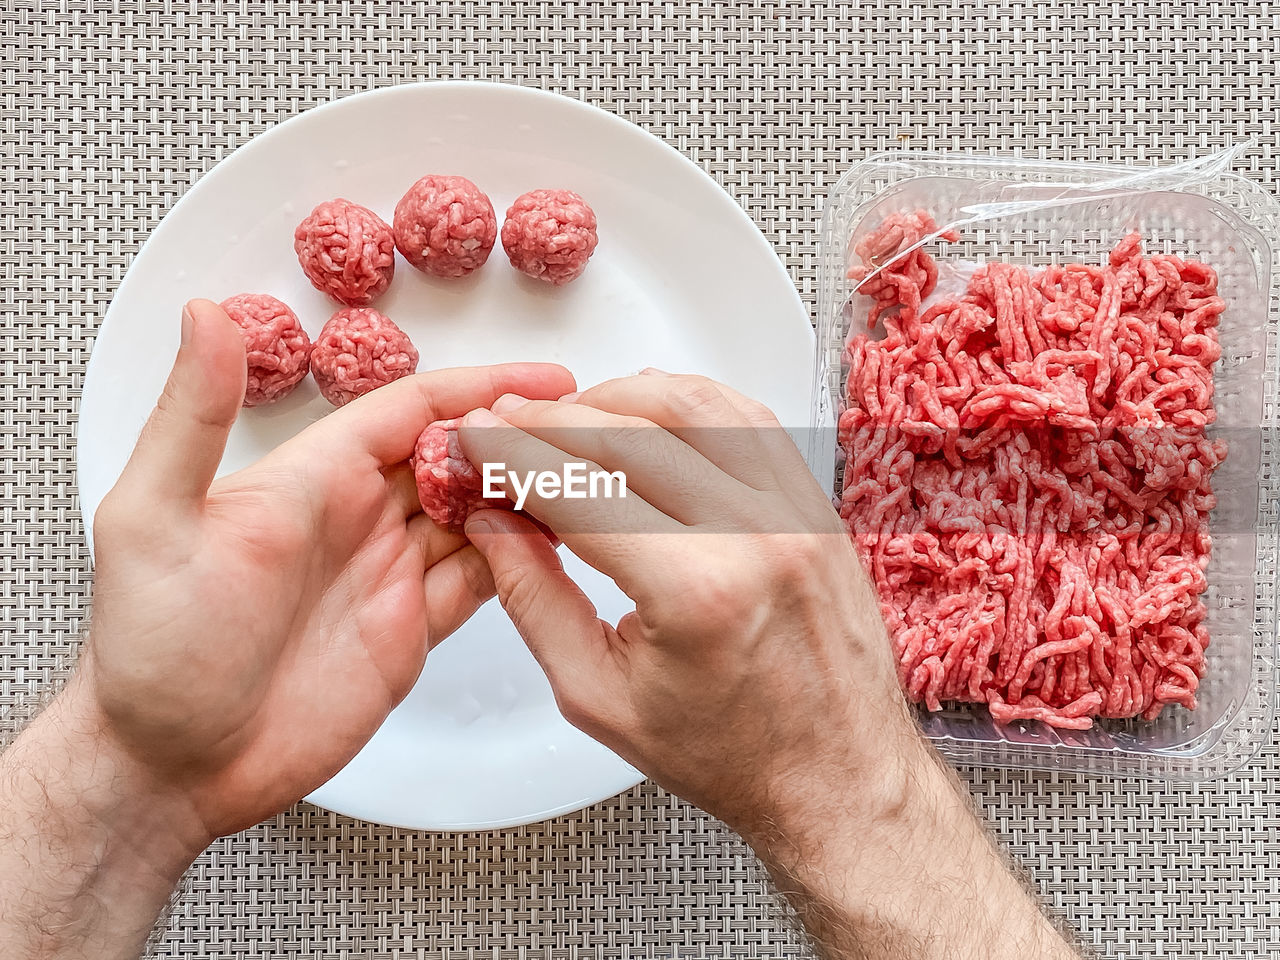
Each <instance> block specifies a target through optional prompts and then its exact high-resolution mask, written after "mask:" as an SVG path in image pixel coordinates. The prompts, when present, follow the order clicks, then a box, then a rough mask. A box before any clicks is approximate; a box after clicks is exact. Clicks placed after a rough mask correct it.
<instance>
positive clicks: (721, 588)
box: [686, 562, 754, 626]
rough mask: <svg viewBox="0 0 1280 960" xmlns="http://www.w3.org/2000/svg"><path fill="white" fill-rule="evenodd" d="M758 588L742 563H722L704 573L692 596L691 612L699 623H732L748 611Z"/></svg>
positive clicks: (690, 614)
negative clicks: (744, 569) (755, 587)
mask: <svg viewBox="0 0 1280 960" xmlns="http://www.w3.org/2000/svg"><path fill="white" fill-rule="evenodd" d="M753 593H754V591H753V590H752V589H751V587H750V578H749V577H746V576H744V573H743V571H742V570H741V566H740V563H736V562H735V563H731V564H730V563H722V564H719V565H717V566H715V567H712V568H710V569H708V570H707V571H706V572H704V573H703V575H702V576H701V578H700V579H699V582H698V584H697V587H696V589H695V590H694V591H693V592H692V593H691V595H690V596H689V597H688V605H687V608H686V609H687V610H688V614H689V616H690V617H691V618H692V619H693V620H694V621H695V622H697V623H699V624H702V625H704V626H707V625H732V624H733V623H735V622H738V621H739V620H740V619H741V618H742V617H743V616H744V615H745V609H744V608H745V607H746V605H747V604H748V603H749V602H750V597H751V596H752V595H753Z"/></svg>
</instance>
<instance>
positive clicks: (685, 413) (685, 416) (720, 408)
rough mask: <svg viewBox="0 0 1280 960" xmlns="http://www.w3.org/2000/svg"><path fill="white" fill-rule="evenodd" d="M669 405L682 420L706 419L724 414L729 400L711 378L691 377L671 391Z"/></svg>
mask: <svg viewBox="0 0 1280 960" xmlns="http://www.w3.org/2000/svg"><path fill="white" fill-rule="evenodd" d="M668 406H669V407H670V409H671V411H672V413H674V414H675V415H676V416H677V417H679V418H680V419H682V420H689V419H704V418H706V417H708V416H709V415H714V414H722V413H723V412H724V411H725V409H726V408H727V406H728V401H727V400H725V398H724V394H723V393H721V392H720V388H719V387H717V386H716V385H715V383H714V382H712V381H711V380H708V379H707V378H705V377H690V378H688V379H687V380H685V381H683V382H681V383H679V384H678V385H677V388H676V389H675V390H673V391H672V392H671V394H670V397H669V399H668Z"/></svg>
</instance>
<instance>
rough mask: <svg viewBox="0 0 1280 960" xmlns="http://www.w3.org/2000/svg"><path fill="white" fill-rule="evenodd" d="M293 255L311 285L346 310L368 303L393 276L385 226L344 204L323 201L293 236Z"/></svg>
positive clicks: (393, 250) (393, 252)
mask: <svg viewBox="0 0 1280 960" xmlns="http://www.w3.org/2000/svg"><path fill="white" fill-rule="evenodd" d="M293 249H294V252H295V253H297V254H298V263H299V264H301V265H302V272H303V273H305V274H306V275H307V279H308V280H310V281H311V285H312V286H313V287H315V288H316V289H317V290H319V291H320V292H321V293H327V294H328V295H329V296H331V297H333V299H335V300H337V301H338V302H339V303H345V304H346V305H347V306H349V307H363V306H364V305H365V304H369V303H373V301H374V300H376V299H377V298H378V297H379V296H380V295H381V294H382V292H383V291H384V290H386V289H387V287H388V285H389V284H390V283H391V277H392V274H394V273H395V270H396V243H395V237H393V236H392V234H391V228H390V227H389V226H387V223H386V221H385V220H383V219H382V218H381V217H380V216H378V215H377V214H376V213H374V212H373V211H372V210H370V209H368V208H367V207H362V206H360V204H358V203H352V202H351V201H350V200H343V199H342V198H341V197H339V198H338V199H337V200H326V201H325V202H324V203H322V204H320V205H319V206H318V207H316V208H315V209H314V210H312V211H311V213H310V214H309V215H308V216H307V218H306V219H305V220H303V221H302V222H301V223H300V224H298V229H296V230H294V231H293Z"/></svg>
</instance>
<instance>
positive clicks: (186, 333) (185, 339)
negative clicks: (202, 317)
mask: <svg viewBox="0 0 1280 960" xmlns="http://www.w3.org/2000/svg"><path fill="white" fill-rule="evenodd" d="M195 323H196V318H195V317H193V316H192V315H191V310H190V309H189V308H188V307H187V306H186V305H185V304H184V305H183V307H182V340H181V343H182V345H183V346H184V347H185V346H186V345H187V344H188V343H190V342H191V330H192V328H194V327H195Z"/></svg>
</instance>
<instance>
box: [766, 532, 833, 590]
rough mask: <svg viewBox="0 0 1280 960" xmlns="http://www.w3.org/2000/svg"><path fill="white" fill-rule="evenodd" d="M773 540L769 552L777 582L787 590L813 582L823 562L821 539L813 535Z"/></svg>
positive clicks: (796, 535)
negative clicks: (815, 573)
mask: <svg viewBox="0 0 1280 960" xmlns="http://www.w3.org/2000/svg"><path fill="white" fill-rule="evenodd" d="M771 539H772V540H773V542H772V543H770V544H769V545H768V550H769V556H770V557H771V561H770V565H771V566H772V567H773V571H774V579H775V581H777V582H778V583H779V585H780V586H783V587H786V588H794V587H799V586H803V585H804V584H806V583H809V582H811V581H812V580H813V576H814V572H815V571H816V570H817V568H818V567H819V566H820V565H821V564H822V562H823V548H822V544H821V542H820V538H819V537H818V536H816V535H813V534H783V535H779V536H777V537H773V538H771Z"/></svg>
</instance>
